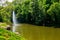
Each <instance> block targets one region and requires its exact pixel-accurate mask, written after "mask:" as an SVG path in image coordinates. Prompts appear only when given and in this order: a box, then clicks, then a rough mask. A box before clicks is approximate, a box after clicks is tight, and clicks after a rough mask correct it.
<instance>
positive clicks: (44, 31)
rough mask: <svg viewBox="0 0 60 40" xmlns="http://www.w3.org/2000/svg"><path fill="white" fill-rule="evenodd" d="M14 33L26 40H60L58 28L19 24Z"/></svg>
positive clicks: (59, 29)
mask: <svg viewBox="0 0 60 40" xmlns="http://www.w3.org/2000/svg"><path fill="white" fill-rule="evenodd" d="M16 31H17V32H19V33H20V34H21V35H22V36H23V37H24V38H25V39H26V40H60V28H53V27H44V26H36V25H31V24H20V25H19V26H18V27H17V29H16Z"/></svg>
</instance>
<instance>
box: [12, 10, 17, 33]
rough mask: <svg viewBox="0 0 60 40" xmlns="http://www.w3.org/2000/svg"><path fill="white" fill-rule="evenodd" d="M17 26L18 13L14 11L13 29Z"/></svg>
mask: <svg viewBox="0 0 60 40" xmlns="http://www.w3.org/2000/svg"><path fill="white" fill-rule="evenodd" d="M16 26H17V21H16V15H15V12H14V11H13V29H12V31H13V32H15V31H16Z"/></svg>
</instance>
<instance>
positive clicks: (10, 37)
mask: <svg viewBox="0 0 60 40" xmlns="http://www.w3.org/2000/svg"><path fill="white" fill-rule="evenodd" d="M0 40H23V38H22V37H21V36H19V35H17V34H15V33H13V32H11V31H7V30H5V29H1V28H0Z"/></svg>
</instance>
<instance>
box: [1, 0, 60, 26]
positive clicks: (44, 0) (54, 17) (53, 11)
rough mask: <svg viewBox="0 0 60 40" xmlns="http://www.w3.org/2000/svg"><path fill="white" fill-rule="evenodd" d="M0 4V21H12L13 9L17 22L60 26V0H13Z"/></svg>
mask: <svg viewBox="0 0 60 40" xmlns="http://www.w3.org/2000/svg"><path fill="white" fill-rule="evenodd" d="M6 4H7V6H5V7H3V6H0V22H6V23H7V24H8V23H9V24H10V23H12V12H13V11H15V13H16V18H17V21H18V23H27V24H33V25H38V26H60V0H14V1H13V2H12V3H10V2H6Z"/></svg>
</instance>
